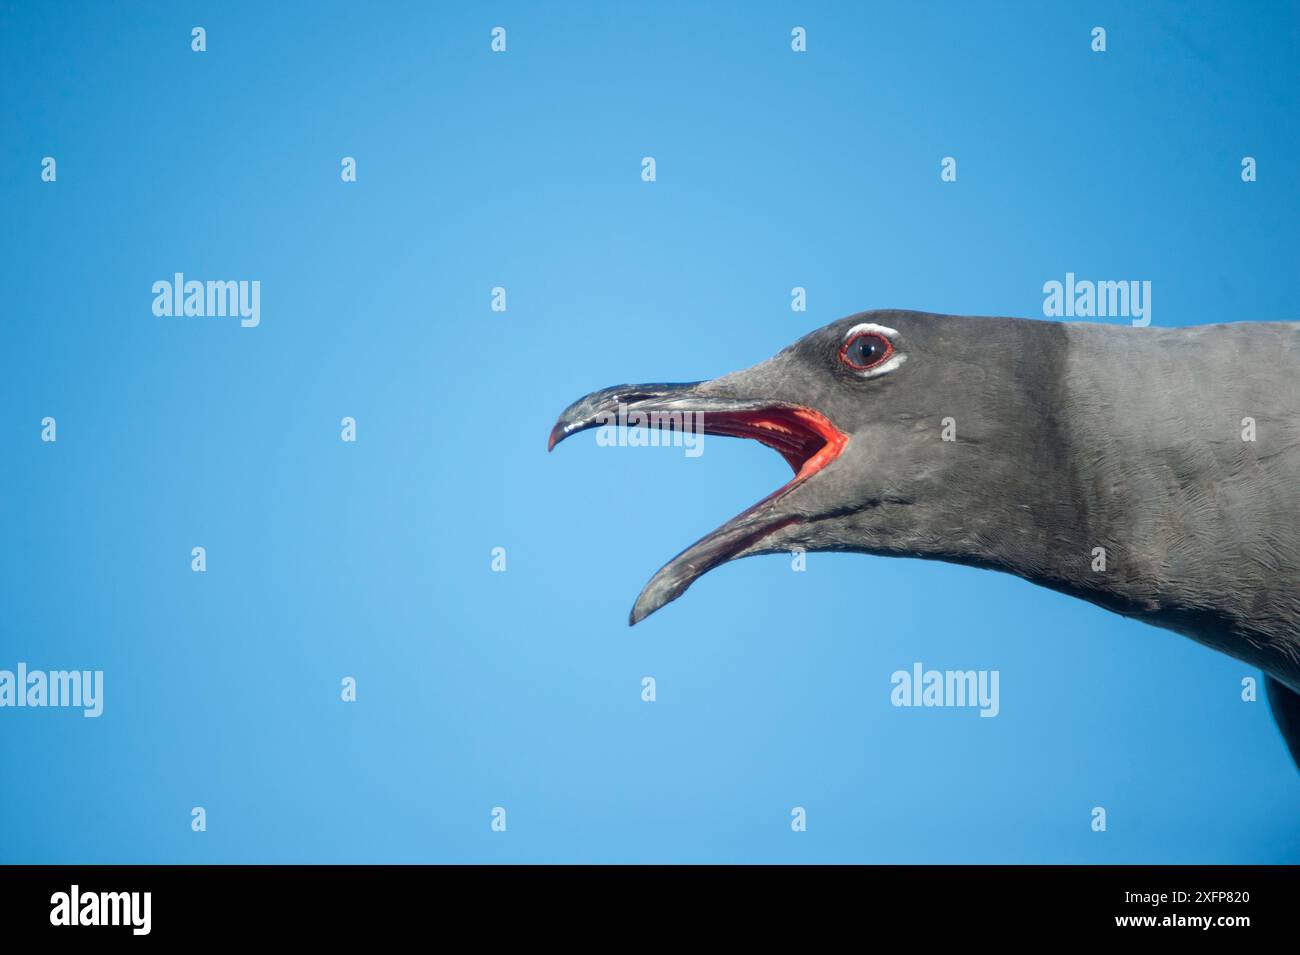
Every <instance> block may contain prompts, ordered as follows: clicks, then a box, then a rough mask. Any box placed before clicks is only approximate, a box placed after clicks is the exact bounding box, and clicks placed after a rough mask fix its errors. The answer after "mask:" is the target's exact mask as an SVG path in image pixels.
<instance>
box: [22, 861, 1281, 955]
mask: <svg viewBox="0 0 1300 955" xmlns="http://www.w3.org/2000/svg"><path fill="white" fill-rule="evenodd" d="M1296 875H1297V872H1296V868H1295V867H1291V866H1251V867H1233V866H1098V867H1083V866H1041V867H1032V866H865V867H856V866H807V867H777V866H750V867H722V866H716V867H715V866H693V867H678V866H657V867H636V866H624V867H585V866H555V867H549V866H533V867H510V866H498V867H493V866H463V867H438V866H428V867H426V866H391V867H389V866H9V867H2V868H0V918H3V925H4V926H5V933H6V936H7V937H8V938H14V937H18V936H27V935H33V934H35V935H39V936H42V937H44V938H46V939H49V940H56V939H59V938H60V937H62V938H63V939H64V940H70V939H73V938H74V933H75V940H76V941H77V942H78V943H89V944H93V943H95V942H98V941H101V940H105V941H106V940H109V939H110V938H111V937H113V936H118V937H120V938H131V937H133V936H134V937H136V938H141V939H143V938H154V939H163V940H166V941H200V942H207V941H213V940H218V939H221V940H230V941H242V940H250V941H254V940H262V939H268V938H289V937H292V938H294V939H297V940H304V939H320V940H322V941H338V940H340V939H343V938H350V939H359V940H366V939H371V940H376V939H384V938H388V937H395V936H398V935H401V934H408V935H409V934H410V933H417V937H425V938H428V937H430V936H429V932H430V931H431V929H432V930H436V932H437V934H438V935H440V936H446V937H447V938H448V940H449V939H450V937H451V935H450V934H449V933H452V932H454V931H460V930H472V931H474V932H476V933H478V936H477V937H479V938H487V937H491V938H498V937H500V936H501V935H502V934H509V933H513V932H515V931H524V932H525V933H528V932H531V933H532V935H531V936H529V937H530V938H531V939H532V941H534V942H538V941H542V940H545V939H548V938H559V937H561V936H563V937H565V938H570V937H576V936H581V935H584V934H588V933H590V934H593V935H600V936H601V937H605V938H606V939H608V940H612V939H613V938H616V937H618V936H610V935H608V932H610V931H613V932H619V933H627V937H628V938H629V939H635V938H636V937H637V936H638V935H639V934H643V933H648V934H647V935H646V937H647V938H649V937H655V938H658V939H660V940H661V941H665V940H667V939H668V938H670V936H667V935H664V934H663V933H664V932H665V931H667V930H669V929H673V930H676V929H677V928H682V929H685V928H686V927H688V926H690V925H691V924H694V923H702V924H703V925H704V926H712V927H713V928H714V929H716V930H718V931H723V930H725V931H728V932H732V933H734V937H736V938H737V939H739V938H741V937H746V936H749V935H751V934H752V935H753V936H755V937H757V938H759V939H762V938H764V937H765V936H766V935H767V934H768V933H769V932H770V931H784V930H790V931H796V932H797V931H799V930H800V926H804V927H809V926H815V927H816V929H817V931H818V933H821V932H823V931H825V930H828V929H836V930H839V929H842V930H845V931H851V932H853V933H855V934H854V936H853V937H856V938H860V939H862V938H869V937H874V938H880V939H882V940H883V938H885V937H886V936H884V935H882V934H880V933H882V932H889V931H893V930H904V931H906V932H907V933H910V934H909V937H914V938H917V939H918V940H920V939H924V938H933V937H948V936H950V935H960V936H964V937H967V938H969V939H971V940H983V941H985V942H988V941H992V940H997V939H1001V938H1013V939H1014V938H1031V939H1032V938H1049V937H1050V938H1063V939H1069V938H1072V937H1074V936H1077V935H1095V934H1098V933H1106V934H1111V933H1113V934H1115V935H1126V934H1127V935H1134V936H1138V937H1141V936H1146V937H1148V938H1150V937H1152V936H1155V937H1157V938H1158V937H1161V936H1167V937H1175V936H1183V935H1186V934H1189V933H1199V934H1201V935H1205V936H1209V937H1212V938H1215V939H1224V940H1231V939H1242V940H1245V939H1248V938H1251V937H1252V936H1253V934H1254V933H1256V932H1263V933H1266V934H1267V935H1269V936H1272V935H1273V934H1274V933H1277V932H1282V931H1286V930H1288V929H1289V927H1290V925H1291V923H1292V922H1293V921H1294V906H1295V899H1296V888H1297V884H1298V881H1300V880H1297V877H1296ZM74 885H75V886H77V887H78V888H77V896H76V897H77V899H78V902H79V905H80V908H79V912H78V921H80V920H81V918H82V916H84V917H86V918H88V919H89V918H97V917H98V914H97V913H99V912H101V911H102V912H105V913H106V916H105V918H106V919H111V917H112V916H113V915H114V914H115V913H116V914H117V915H118V921H119V922H122V923H126V924H119V925H116V926H113V925H107V926H105V925H95V926H87V925H84V924H83V925H76V926H73V925H71V924H60V925H54V924H52V918H53V920H58V919H60V918H62V919H63V920H64V921H67V922H70V921H71V910H72V908H73V906H72V900H73V895H72V886H74ZM144 892H148V893H150V895H149V907H148V915H149V918H148V932H147V934H145V933H143V932H139V933H138V934H137V931H136V929H140V928H143V927H144V918H143V915H144V905H143V901H144V896H143V895H138V896H132V897H130V905H129V907H128V901H127V899H126V897H124V896H122V895H115V896H111V897H109V898H108V899H107V900H104V899H103V897H102V896H101V895H100V893H144ZM60 893H62V895H63V897H65V899H66V904H65V905H63V907H62V908H60V905H61V904H62V903H61V902H60V895H59V894H60ZM1179 893H1182V894H1179ZM88 895H93V896H95V899H94V901H93V902H92V901H88V900H87V897H88ZM104 901H106V902H107V904H106V905H105V904H104ZM132 916H134V919H133V918H132ZM1207 919H1208V920H1209V921H1208V924H1205V923H1203V921H1202V920H1207ZM1134 920H1138V921H1134ZM1192 920H1195V921H1192ZM133 926H134V927H133ZM916 933H920V934H919V935H918V934H916ZM1242 933H1245V934H1242ZM458 947H459V946H458Z"/></svg>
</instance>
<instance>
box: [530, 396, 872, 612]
mask: <svg viewBox="0 0 1300 955" xmlns="http://www.w3.org/2000/svg"><path fill="white" fill-rule="evenodd" d="M709 384H711V383H709V382H691V383H689V384H654V385H616V386H614V387H613V388H605V389H603V390H601V391H595V392H592V393H591V394H589V395H587V396H586V397H584V398H579V399H578V400H577V401H575V402H574V403H573V404H571V405H569V407H568V408H566V409H565V410H564V412H563V413H562V414H561V415H560V418H559V420H558V421H557V422H556V423H555V427H554V428H552V429H551V437H550V441H549V442H548V444H547V450H551V449H553V448H554V447H555V446H556V445H557V444H559V443H560V442H561V441H563V440H564V439H565V438H567V437H569V436H570V435H573V434H577V433H578V432H579V431H585V430H587V429H588V428H595V427H602V426H613V427H620V426H646V427H659V428H663V429H665V430H693V431H695V432H697V433H703V434H712V435H724V436H727V437H735V438H753V439H754V440H756V441H759V442H761V443H762V444H765V445H767V446H768V447H769V448H773V449H775V450H776V451H779V452H780V453H781V454H782V456H783V457H784V458H785V459H786V461H788V462H789V464H790V467H791V468H793V469H794V477H793V478H792V479H791V480H790V481H789V483H787V484H785V485H784V486H782V487H781V488H779V489H777V490H776V491H773V492H772V493H771V494H769V495H768V496H767V497H765V498H763V499H762V500H761V501H759V502H758V503H757V504H755V505H754V506H753V507H750V508H749V509H747V510H745V511H743V512H741V513H740V514H738V515H736V516H735V517H733V518H732V519H731V520H729V521H727V523H725V524H723V525H722V526H721V527H719V528H718V529H717V530H715V531H713V533H711V534H708V535H707V536H705V537H703V538H701V539H700V540H698V541H696V542H695V543H694V544H692V545H691V546H690V547H688V548H686V550H684V551H682V552H681V553H680V554H678V555H677V556H676V557H674V558H673V559H672V560H670V561H669V562H668V563H667V564H665V565H664V566H663V567H662V568H660V570H659V572H658V573H656V574H655V575H654V576H653V577H652V578H650V582H649V583H648V584H646V585H645V589H644V590H642V591H641V596H639V597H637V600H636V604H635V605H634V606H633V607H632V613H631V615H630V616H629V619H628V623H629V624H636V623H639V622H641V621H642V620H644V619H645V618H646V617H648V616H650V614H652V613H654V612H655V611H656V610H658V609H659V608H660V607H662V606H664V604H667V603H670V602H672V601H674V600H676V599H677V598H678V597H680V596H681V595H682V594H683V593H685V592H686V588H687V587H689V586H690V585H691V584H692V583H694V582H695V580H696V579H697V578H699V577H702V576H703V575H704V574H706V573H708V572H709V571H710V570H712V569H713V568H714V567H717V566H718V565H719V564H724V563H726V562H727V561H729V560H734V559H735V558H737V557H740V556H743V555H744V554H746V553H751V552H756V550H755V549H756V546H757V545H758V544H759V542H760V541H762V540H763V538H765V537H767V536H768V535H769V534H772V533H773V532H775V531H777V530H780V529H781V528H783V527H785V526H787V525H789V524H793V523H797V522H799V521H800V520H802V519H803V515H801V514H800V513H798V512H796V511H794V510H792V509H789V508H784V507H782V503H783V501H784V499H785V498H786V496H787V495H788V494H789V493H790V492H791V491H792V490H794V489H795V488H796V487H798V486H799V485H800V484H802V483H803V482H804V481H807V480H808V479H809V478H810V477H812V476H813V475H814V474H816V473H817V472H818V471H820V470H822V469H823V468H825V467H826V466H827V465H828V464H830V463H831V462H832V461H834V460H835V459H836V458H837V457H839V455H840V452H842V451H843V450H844V446H845V444H847V443H848V440H849V439H848V435H846V434H844V433H843V432H842V431H840V430H839V429H838V428H837V427H835V425H834V424H832V423H831V421H830V420H829V419H828V418H827V417H826V416H825V415H824V414H822V413H821V412H820V411H817V410H815V409H813V408H806V407H803V406H802V405H794V404H789V403H786V402H774V401H764V400H758V399H745V398H732V397H722V396H719V395H717V394H713V393H709V392H707V391H705V390H704V389H703V387H702V386H706V385H709Z"/></svg>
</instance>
